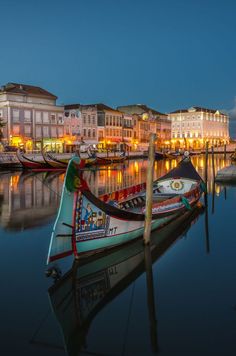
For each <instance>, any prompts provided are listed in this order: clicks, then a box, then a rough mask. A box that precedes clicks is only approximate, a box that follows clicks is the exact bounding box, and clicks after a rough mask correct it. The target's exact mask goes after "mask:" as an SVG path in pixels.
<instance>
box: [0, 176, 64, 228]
mask: <svg viewBox="0 0 236 356" xmlns="http://www.w3.org/2000/svg"><path fill="white" fill-rule="evenodd" d="M63 179H64V174H61V173H60V172H41V173H35V172H15V173H12V172H11V173H8V172H6V173H5V172H2V173H1V176H0V226H1V227H2V228H4V229H6V230H14V231H17V230H26V229H31V228H34V227H37V226H40V225H44V224H46V223H47V222H48V221H50V219H52V218H53V217H54V216H55V214H56V212H57V208H58V205H59V202H60V195H59V194H58V192H60V191H61V188H62V184H63Z"/></svg>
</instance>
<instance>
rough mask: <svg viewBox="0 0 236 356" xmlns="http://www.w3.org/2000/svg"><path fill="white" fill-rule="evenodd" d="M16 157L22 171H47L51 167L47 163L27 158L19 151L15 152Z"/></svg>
mask: <svg viewBox="0 0 236 356" xmlns="http://www.w3.org/2000/svg"><path fill="white" fill-rule="evenodd" d="M16 155H17V158H18V160H19V161H20V163H21V165H22V167H23V169H31V170H32V169H45V168H46V169H47V168H50V167H51V166H50V165H49V164H48V163H47V162H39V161H36V160H34V159H33V158H29V157H27V156H26V155H24V154H23V153H22V152H20V151H19V150H18V151H17V152H16Z"/></svg>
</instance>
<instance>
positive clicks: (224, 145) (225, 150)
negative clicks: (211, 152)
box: [224, 144, 226, 160]
mask: <svg viewBox="0 0 236 356" xmlns="http://www.w3.org/2000/svg"><path fill="white" fill-rule="evenodd" d="M224 160H226V144H224Z"/></svg>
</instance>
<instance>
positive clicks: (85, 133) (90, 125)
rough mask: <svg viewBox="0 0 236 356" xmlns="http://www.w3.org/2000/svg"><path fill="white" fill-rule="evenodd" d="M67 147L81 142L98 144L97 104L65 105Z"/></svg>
mask: <svg viewBox="0 0 236 356" xmlns="http://www.w3.org/2000/svg"><path fill="white" fill-rule="evenodd" d="M64 109H65V111H64V125H65V142H66V146H67V148H68V147H69V146H70V145H71V146H74V145H77V144H80V143H81V142H85V143H87V144H95V145H97V144H98V111H97V107H96V106H95V105H80V104H72V105H65V107H64Z"/></svg>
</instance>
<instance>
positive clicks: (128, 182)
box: [85, 154, 230, 196]
mask: <svg viewBox="0 0 236 356" xmlns="http://www.w3.org/2000/svg"><path fill="white" fill-rule="evenodd" d="M180 159H181V158H179V160H180ZM191 160H192V163H193V165H194V166H195V168H196V170H197V171H198V173H199V174H200V175H201V177H202V178H203V179H204V170H205V156H204V155H199V156H193V157H192V158H191ZM214 162H215V172H217V171H218V170H219V169H221V168H223V167H225V166H226V165H228V164H230V161H227V160H224V155H223V154H215V156H214ZM177 164H178V160H176V159H172V160H161V161H155V165H154V176H153V180H155V179H157V178H158V177H160V176H162V175H164V174H165V173H167V172H168V171H169V170H171V169H172V168H174V167H176V166H177ZM147 166H148V161H147V160H130V161H126V163H125V164H124V165H114V166H112V165H111V166H108V167H103V168H101V169H100V170H98V171H93V172H86V173H85V179H86V180H87V182H88V184H89V186H90V188H91V190H92V191H93V193H94V194H96V195H97V196H98V195H103V194H106V193H110V192H112V191H116V190H119V189H123V188H125V187H130V186H132V185H135V184H140V183H143V182H145V181H146V175H147V173H146V172H147ZM212 175H213V172H212V156H211V155H210V154H209V157H208V192H212V181H213V176H212Z"/></svg>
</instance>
